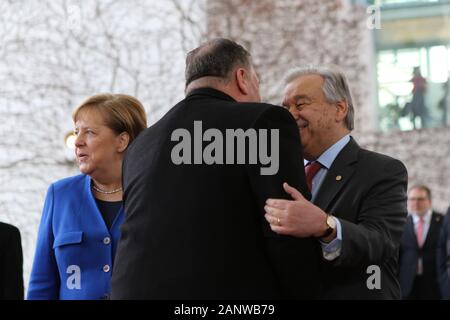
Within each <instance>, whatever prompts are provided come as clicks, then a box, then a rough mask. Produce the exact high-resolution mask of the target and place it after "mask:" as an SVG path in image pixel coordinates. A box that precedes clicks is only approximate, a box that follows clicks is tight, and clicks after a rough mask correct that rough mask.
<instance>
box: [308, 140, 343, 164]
mask: <svg viewBox="0 0 450 320" xmlns="http://www.w3.org/2000/svg"><path fill="white" fill-rule="evenodd" d="M349 142H350V134H347V135H345V136H343V137H342V138H341V139H339V140H338V141H337V142H336V143H335V144H333V145H332V146H331V147H329V148H328V149H327V150H326V151H325V152H324V153H322V154H321V155H320V157H319V158H318V159H317V160H316V161H318V162H320V164H322V166H324V167H325V168H327V170H328V169H330V167H331V165H332V164H333V162H334V159H336V157H337V155H338V154H339V152H341V151H342V149H344V147H345V146H346V145H347V143H349ZM309 162H312V161H308V160H305V162H304V164H305V166H306V165H307V164H308V163H309Z"/></svg>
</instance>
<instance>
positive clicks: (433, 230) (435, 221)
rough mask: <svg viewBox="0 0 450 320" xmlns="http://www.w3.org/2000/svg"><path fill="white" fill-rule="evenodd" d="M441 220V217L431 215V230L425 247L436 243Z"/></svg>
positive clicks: (434, 214)
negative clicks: (435, 239) (435, 238)
mask: <svg viewBox="0 0 450 320" xmlns="http://www.w3.org/2000/svg"><path fill="white" fill-rule="evenodd" d="M440 220H441V216H440V215H438V214H436V213H435V212H433V213H432V215H431V221H430V228H429V229H428V232H427V238H426V239H425V242H424V244H423V246H424V247H425V246H426V245H428V244H430V243H433V242H434V241H433V240H434V237H435V236H436V235H437V232H436V228H438V225H439V221H440Z"/></svg>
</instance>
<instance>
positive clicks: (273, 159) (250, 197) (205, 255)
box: [112, 39, 320, 299]
mask: <svg viewBox="0 0 450 320" xmlns="http://www.w3.org/2000/svg"><path fill="white" fill-rule="evenodd" d="M185 91H186V98H185V99H184V100H182V101H181V102H179V103H178V104H177V105H175V106H174V107H173V108H172V109H171V110H170V111H169V112H168V113H167V114H166V115H165V116H164V117H163V118H162V119H161V120H160V121H158V122H157V123H156V124H155V125H153V126H151V127H150V128H148V129H147V130H146V131H144V132H143V133H142V134H141V135H140V136H139V137H138V138H137V139H136V140H135V142H134V143H133V144H132V145H131V146H130V148H129V149H128V152H127V154H126V157H125V160H124V164H123V187H124V190H125V193H124V203H125V212H126V218H125V222H124V224H123V225H122V228H121V232H122V235H121V239H120V242H119V244H118V249H117V256H116V261H115V267H114V270H113V278H112V299H277V298H291V299H297V298H314V297H315V292H316V290H317V289H318V288H319V286H320V284H319V283H318V277H317V276H316V272H317V265H316V260H317V258H316V254H315V252H314V251H315V245H316V244H315V242H314V241H313V239H296V238H293V237H288V236H279V235H277V234H275V233H274V232H272V231H271V230H270V228H269V227H268V225H267V223H265V220H264V202H265V199H266V198H268V197H280V198H285V197H286V196H287V194H286V193H285V192H284V190H283V189H282V183H283V182H284V181H288V182H289V183H292V184H293V185H295V186H296V188H298V189H299V190H300V191H301V192H302V193H303V195H304V196H305V197H307V198H308V197H309V192H308V190H307V186H306V183H305V176H304V170H303V166H302V150H301V147H300V145H299V144H298V139H299V134H298V130H297V127H296V125H295V121H294V120H293V118H292V116H291V115H290V114H289V112H287V111H286V110H284V109H283V108H280V107H277V106H273V105H269V104H263V103H259V102H260V95H259V80H258V76H257V74H256V72H255V70H254V69H253V66H252V63H251V58H250V54H249V53H248V52H247V51H246V50H245V49H244V48H243V47H242V46H240V45H238V44H236V43H234V42H233V41H230V40H227V39H215V40H212V41H209V42H207V43H205V44H203V45H201V46H200V47H198V48H196V49H194V50H193V51H191V52H190V53H189V54H188V55H187V59H186V90H185ZM243 142H245V143H243Z"/></svg>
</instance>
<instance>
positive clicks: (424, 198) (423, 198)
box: [408, 197, 428, 201]
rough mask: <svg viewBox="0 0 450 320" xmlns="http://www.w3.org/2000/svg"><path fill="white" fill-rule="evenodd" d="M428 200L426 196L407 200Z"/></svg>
mask: <svg viewBox="0 0 450 320" xmlns="http://www.w3.org/2000/svg"><path fill="white" fill-rule="evenodd" d="M425 200H428V198H426V197H421V198H408V201H425Z"/></svg>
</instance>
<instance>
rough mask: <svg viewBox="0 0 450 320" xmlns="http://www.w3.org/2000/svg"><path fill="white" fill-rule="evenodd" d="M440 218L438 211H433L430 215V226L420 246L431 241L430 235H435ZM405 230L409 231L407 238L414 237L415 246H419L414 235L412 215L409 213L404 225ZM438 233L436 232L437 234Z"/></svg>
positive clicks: (426, 244) (424, 245)
mask: <svg viewBox="0 0 450 320" xmlns="http://www.w3.org/2000/svg"><path fill="white" fill-rule="evenodd" d="M441 219H442V216H441V215H440V214H438V213H436V212H435V211H433V213H432V215H431V221H430V227H429V229H428V232H427V237H426V238H425V242H424V243H423V245H422V248H424V247H426V246H428V245H429V244H430V243H431V242H432V237H433V236H434V235H435V233H436V229H437V228H439V223H440V221H441ZM405 232H408V233H409V237H408V238H409V239H414V243H415V244H416V246H417V247H419V245H418V244H417V235H416V230H415V228H414V221H413V217H412V216H411V215H408V218H407V219H406V226H405ZM437 234H438V233H436V235H437Z"/></svg>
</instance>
